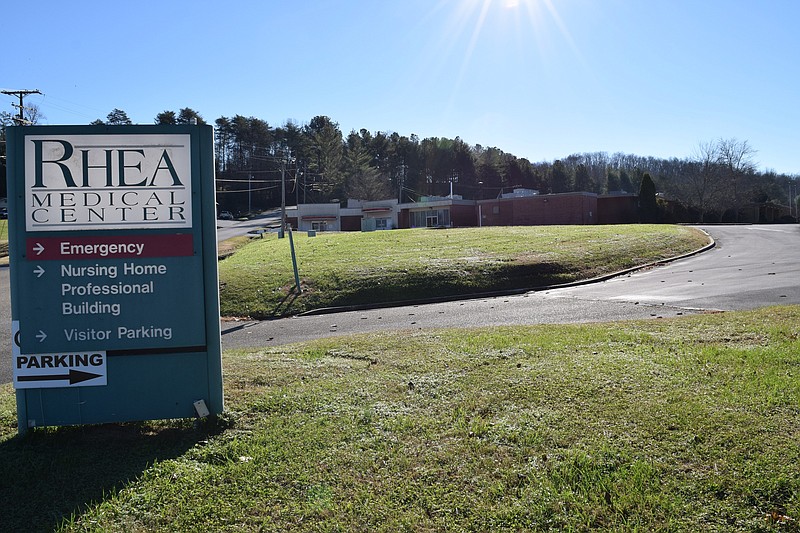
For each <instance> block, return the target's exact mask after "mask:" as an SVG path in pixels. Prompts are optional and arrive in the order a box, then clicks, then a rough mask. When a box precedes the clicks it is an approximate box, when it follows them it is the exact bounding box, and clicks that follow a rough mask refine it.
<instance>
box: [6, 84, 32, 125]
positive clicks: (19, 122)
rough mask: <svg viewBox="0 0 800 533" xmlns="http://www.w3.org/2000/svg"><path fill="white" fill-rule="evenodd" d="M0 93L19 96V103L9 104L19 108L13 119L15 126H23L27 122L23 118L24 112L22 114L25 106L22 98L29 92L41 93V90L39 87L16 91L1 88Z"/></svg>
mask: <svg viewBox="0 0 800 533" xmlns="http://www.w3.org/2000/svg"><path fill="white" fill-rule="evenodd" d="M0 93H3V94H7V95H9V96H16V97H17V98H19V105H17V104H11V105H13V106H14V107H16V108H18V109H19V114H18V115H17V118H15V119H14V122H16V124H17V126H24V125H25V123H26V122H28V121H27V120H25V114H24V112H25V106H24V105H23V98H25V97H26V96H28V95H29V94H42V92H41V91H40V90H39V89H20V90H18V91H11V90H3V91H0Z"/></svg>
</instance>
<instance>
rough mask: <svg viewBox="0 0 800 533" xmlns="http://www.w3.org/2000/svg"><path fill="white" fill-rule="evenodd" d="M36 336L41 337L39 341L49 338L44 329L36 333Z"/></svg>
mask: <svg viewBox="0 0 800 533" xmlns="http://www.w3.org/2000/svg"><path fill="white" fill-rule="evenodd" d="M36 338H37V339H39V342H42V341H43V340H45V339H46V338H47V333H45V332H44V331H42V330H39V333H37V334H36Z"/></svg>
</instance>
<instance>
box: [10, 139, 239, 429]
mask: <svg viewBox="0 0 800 533" xmlns="http://www.w3.org/2000/svg"><path fill="white" fill-rule="evenodd" d="M7 152H8V161H9V167H8V183H9V199H8V201H9V250H10V265H11V310H12V320H13V327H12V329H13V333H14V341H15V342H14V343H13V346H14V349H13V353H12V370H13V383H14V387H15V388H16V390H17V417H18V424H19V431H20V433H24V432H25V431H26V430H27V429H28V428H31V427H36V426H50V425H68V424H92V423H104V422H124V421H133V420H150V419H160V418H184V417H190V416H193V415H195V414H196V413H197V412H198V408H197V407H196V405H201V406H202V405H203V404H205V406H206V407H207V409H208V411H209V412H210V413H212V414H219V413H221V412H222V410H223V404H222V371H221V349H220V328H219V292H218V281H217V247H216V217H215V192H214V160H213V130H212V128H211V127H210V126H197V125H181V126H19V127H15V126H12V127H9V128H8V151H7ZM202 411H203V412H205V409H202Z"/></svg>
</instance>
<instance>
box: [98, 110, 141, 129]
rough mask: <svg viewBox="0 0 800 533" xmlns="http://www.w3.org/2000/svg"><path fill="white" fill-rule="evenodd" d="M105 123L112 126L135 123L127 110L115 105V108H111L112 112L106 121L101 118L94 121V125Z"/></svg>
mask: <svg viewBox="0 0 800 533" xmlns="http://www.w3.org/2000/svg"><path fill="white" fill-rule="evenodd" d="M103 124H108V125H110V126H119V125H124V126H127V125H130V124H133V122H131V119H130V118H128V114H127V113H126V112H125V111H123V110H122V109H118V108H116V107H115V108H114V109H112V110H111V113H109V114H108V115H106V120H105V122H103V121H102V120H100V119H99V118H98V119H97V120H95V121H94V122H92V125H94V126H97V125H103Z"/></svg>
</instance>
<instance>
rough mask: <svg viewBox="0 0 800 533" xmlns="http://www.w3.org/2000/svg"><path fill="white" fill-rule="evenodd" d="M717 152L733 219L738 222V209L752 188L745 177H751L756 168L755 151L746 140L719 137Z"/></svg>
mask: <svg viewBox="0 0 800 533" xmlns="http://www.w3.org/2000/svg"><path fill="white" fill-rule="evenodd" d="M717 152H718V157H719V163H720V165H721V167H722V168H721V172H722V178H723V180H725V182H726V183H727V186H728V191H729V193H730V196H731V198H730V202H731V204H732V205H731V207H732V208H733V210H734V221H735V222H739V211H740V210H741V207H742V203H743V200H744V197H745V196H746V195H747V194H748V193H749V191H750V190H752V182H750V183H748V182H747V178H748V177H751V176H752V175H753V173H754V172H755V170H756V165H755V161H754V158H755V154H756V151H755V150H754V149H753V148H752V147H751V146H750V145H749V144H748V142H747V141H739V140H737V139H719V140H718V141H717Z"/></svg>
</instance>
